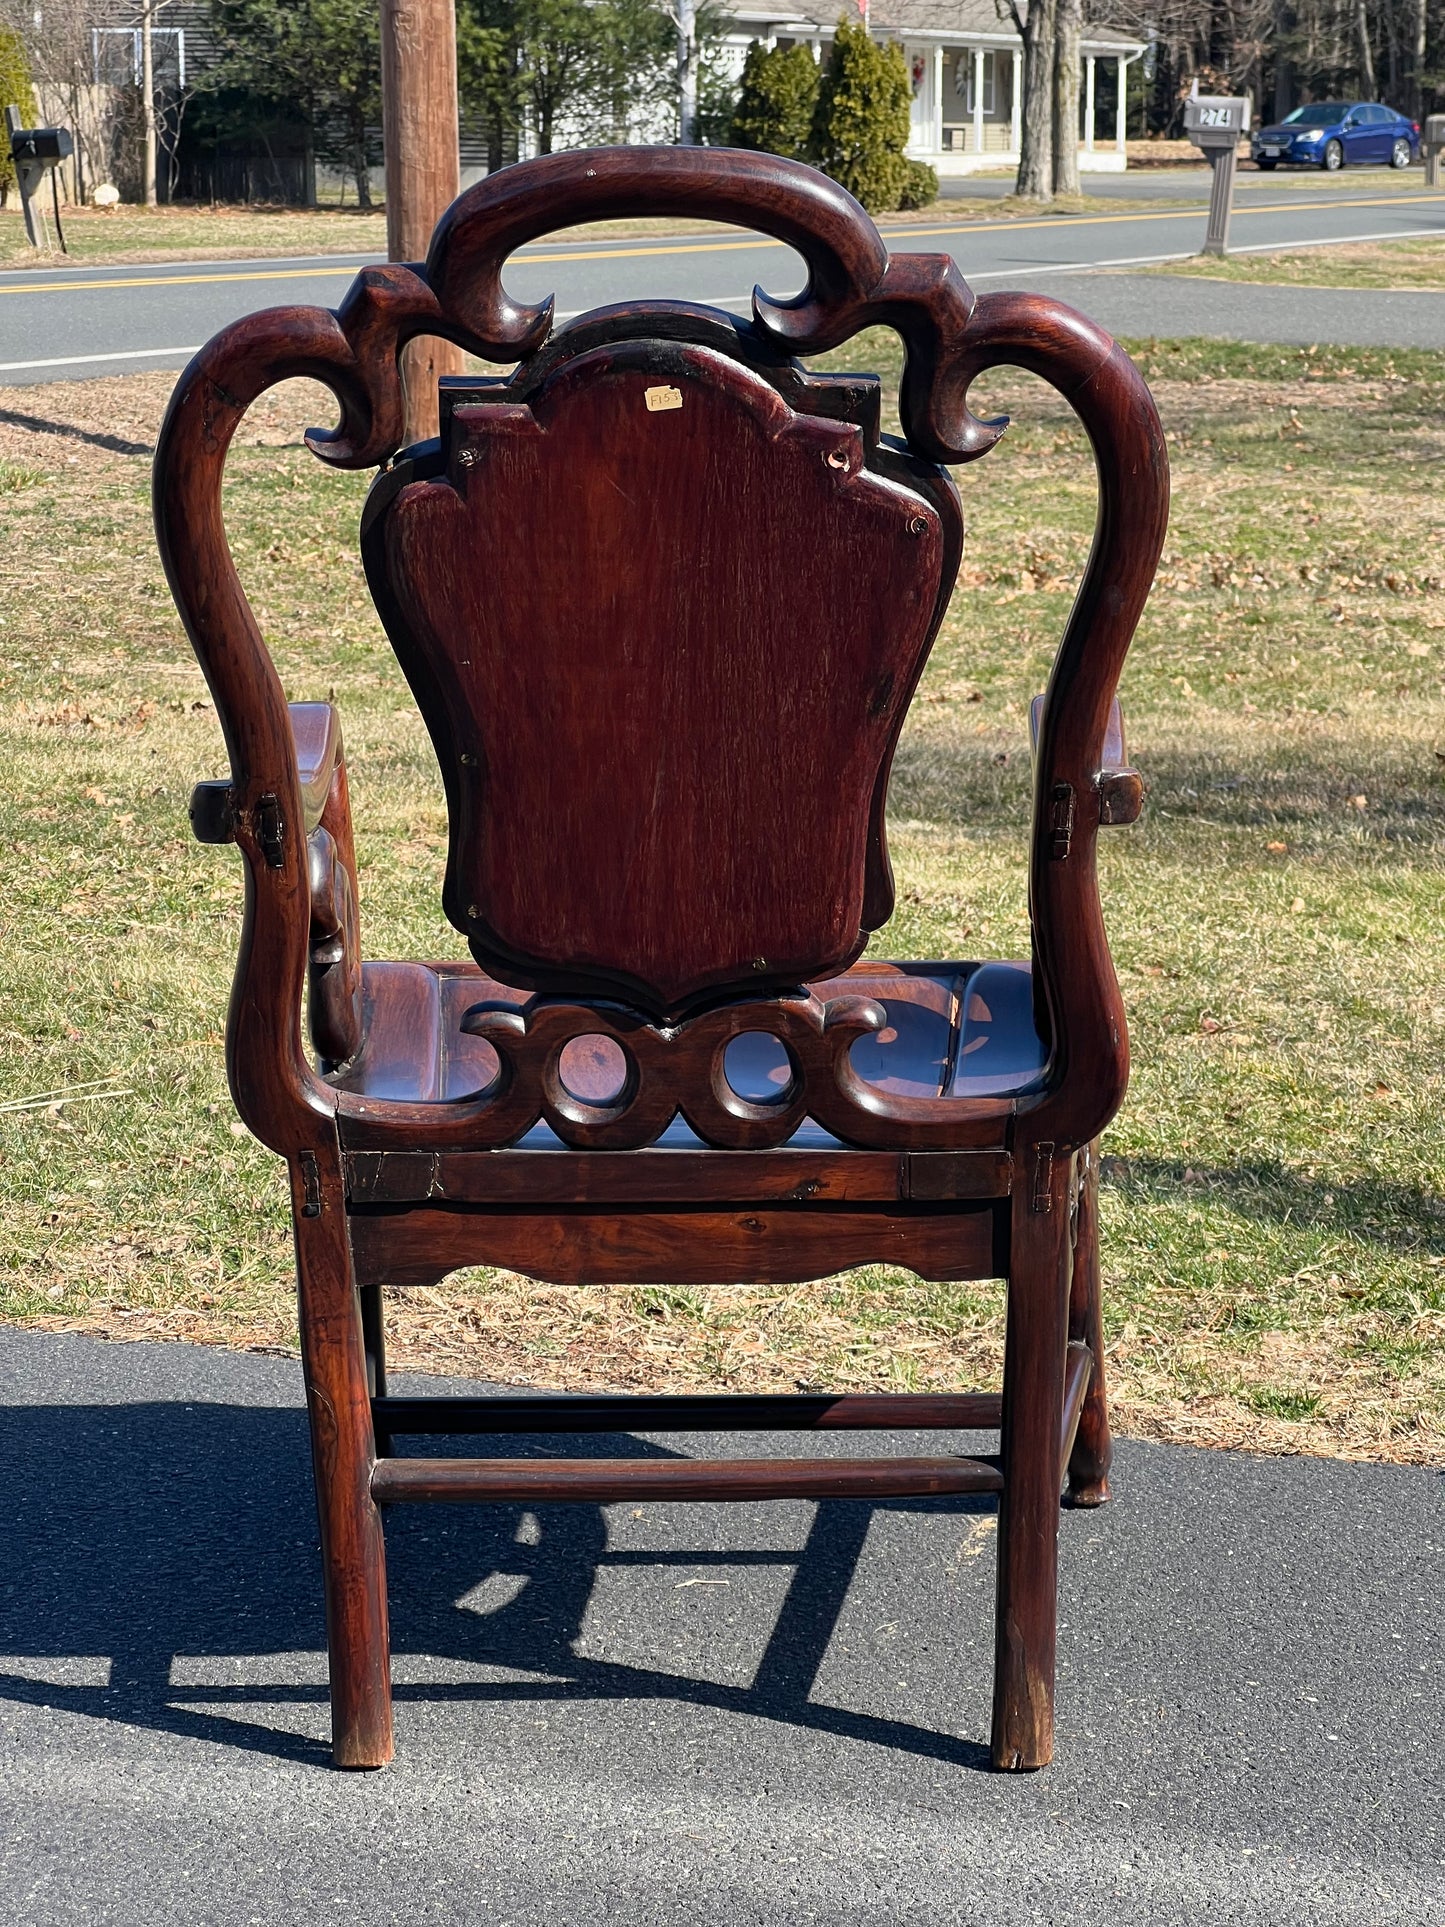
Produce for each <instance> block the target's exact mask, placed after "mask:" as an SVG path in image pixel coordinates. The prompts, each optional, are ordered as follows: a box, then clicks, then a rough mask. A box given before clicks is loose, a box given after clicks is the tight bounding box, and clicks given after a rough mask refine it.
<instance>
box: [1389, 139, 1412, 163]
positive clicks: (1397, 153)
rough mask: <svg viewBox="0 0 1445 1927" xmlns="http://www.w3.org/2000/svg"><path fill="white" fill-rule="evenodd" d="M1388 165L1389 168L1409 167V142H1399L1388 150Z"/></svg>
mask: <svg viewBox="0 0 1445 1927" xmlns="http://www.w3.org/2000/svg"><path fill="white" fill-rule="evenodd" d="M1390 165H1391V167H1408V166H1409V165H1410V143H1409V141H1404V140H1401V141H1396V142H1395V145H1394V146H1393V147H1392V148H1391V149H1390Z"/></svg>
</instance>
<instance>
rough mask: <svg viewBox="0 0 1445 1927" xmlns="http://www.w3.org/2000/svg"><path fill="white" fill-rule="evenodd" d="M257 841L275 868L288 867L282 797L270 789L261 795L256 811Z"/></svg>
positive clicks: (262, 852)
mask: <svg viewBox="0 0 1445 1927" xmlns="http://www.w3.org/2000/svg"><path fill="white" fill-rule="evenodd" d="M254 820H255V825H256V841H257V842H258V843H259V844H260V845H261V854H262V856H264V857H265V859H266V861H267V863H269V864H270V866H271V868H272V869H273V870H284V869H285V867H286V819H285V818H284V817H283V816H282V814H281V802H280V798H279V797H277V796H275V795H273V793H272V792H271V791H270V790H267V792H266V794H265V795H264V796H262V797H259V798H258V799H257V802H256V812H255V819H254Z"/></svg>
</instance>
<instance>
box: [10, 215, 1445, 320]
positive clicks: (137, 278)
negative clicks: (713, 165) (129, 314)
mask: <svg viewBox="0 0 1445 1927" xmlns="http://www.w3.org/2000/svg"><path fill="white" fill-rule="evenodd" d="M1440 201H1445V195H1442V194H1410V195H1404V196H1401V195H1395V194H1389V195H1381V196H1379V197H1377V198H1375V199H1364V198H1362V197H1357V196H1351V197H1350V199H1349V200H1348V201H1342V202H1337V203H1336V204H1335V205H1336V206H1341V207H1418V206H1421V205H1422V204H1433V203H1437V202H1440ZM1329 211H1330V210H1329V209H1328V207H1326V208H1325V209H1321V208H1320V207H1319V206H1318V205H1313V206H1301V205H1300V204H1299V203H1298V202H1291V201H1271V202H1267V203H1265V204H1264V205H1263V206H1260V207H1236V208H1235V210H1234V218H1235V219H1236V220H1240V219H1243V218H1245V217H1246V216H1249V215H1254V214H1319V213H1321V212H1329ZM1203 212H1204V209H1203V208H1202V207H1198V208H1195V207H1188V208H1155V209H1151V210H1147V211H1145V212H1143V213H1139V214H1054V215H1048V216H1046V217H1045V218H1043V219H1042V220H1038V221H961V222H958V223H956V224H954V225H952V226H949V227H929V228H908V229H898V230H894V231H892V232H886V233H885V234H884V236H883V238H884V240H885V241H893V242H904V241H911V240H936V239H938V238H939V237H940V236H944V235H960V234H1019V233H1024V232H1027V231H1030V230H1038V229H1040V228H1055V229H1065V228H1077V227H1115V226H1128V225H1130V224H1131V223H1137V222H1139V221H1186V220H1196V219H1198V218H1199V216H1200V215H1202V214H1203ZM1437 231H1438V230H1436V229H1430V230H1428V232H1431V233H1435V232H1437ZM1418 232H1419V230H1417V229H1407V230H1404V231H1403V232H1400V233H1398V234H1395V233H1390V234H1385V235H1382V236H1380V237H1379V238H1380V239H1382V240H1394V239H1399V240H1409V239H1410V238H1411V237H1412V235H1413V234H1415V233H1418ZM1265 245H1266V246H1269V247H1287V246H1289V245H1290V244H1289V243H1288V242H1270V243H1267V244H1265ZM1295 245H1296V246H1301V247H1303V246H1313V245H1315V243H1311V242H1297V243H1295ZM788 246H789V244H788V243H787V242H786V241H775V240H773V239H772V237H771V236H769V235H749V236H748V237H746V238H745V239H742V240H738V241H712V240H708V241H670V242H664V243H661V244H659V245H658V246H656V247H645V248H580V247H577V248H566V249H564V250H562V251H560V252H550V253H531V252H529V251H528V250H526V249H522V250H519V251H518V253H517V254H515V255H514V256H512V257H511V258H512V259H514V260H517V261H522V262H528V263H532V264H535V265H538V266H555V265H557V264H559V263H562V262H566V261H640V260H646V259H651V258H655V257H656V256H658V255H666V254H677V255H687V254H746V253H751V252H755V251H756V250H758V249H762V248H783V249H786V248H787V247H788ZM1242 251H1243V250H1241V252H1242ZM356 258H357V259H360V260H361V265H362V266H363V267H365V266H367V265H368V262H367V261H366V259H365V258H363V257H356ZM1140 258H1141V259H1142V258H1143V257H1142V256H1141V257H1140ZM1094 265H1100V266H1111V265H1113V264H1112V263H1098V264H1095V263H1091V262H1087V261H1080V262H1068V263H1063V264H1061V268H1062V269H1063V270H1067V269H1069V268H1072V269H1074V270H1075V271H1076V272H1079V273H1083V272H1086V271H1087V270H1088V268H1089V267H1091V266H1094ZM357 272H358V268H357V267H356V265H355V264H354V261H353V263H352V264H351V265H347V266H337V267H309V268H270V269H267V268H253V269H246V270H244V271H239V270H238V271H227V272H226V273H224V274H151V275H133V276H130V277H128V278H126V279H121V278H119V277H113V278H111V279H109V280H104V281H9V282H3V283H0V295H6V294H63V293H66V292H67V291H68V292H70V293H81V294H86V293H98V292H101V291H102V290H104V289H106V288H191V287H202V286H206V285H212V284H216V283H220V282H230V281H307V280H313V279H314V280H322V279H325V278H326V277H328V276H335V275H354V274H356V273H357Z"/></svg>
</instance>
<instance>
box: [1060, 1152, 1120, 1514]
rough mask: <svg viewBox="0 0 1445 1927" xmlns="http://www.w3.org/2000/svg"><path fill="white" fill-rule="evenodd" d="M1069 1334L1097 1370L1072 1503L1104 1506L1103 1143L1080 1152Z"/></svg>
mask: <svg viewBox="0 0 1445 1927" xmlns="http://www.w3.org/2000/svg"><path fill="white" fill-rule="evenodd" d="M1069 1337H1070V1338H1071V1339H1081V1340H1082V1341H1083V1343H1084V1344H1086V1345H1087V1346H1088V1348H1089V1350H1090V1351H1091V1352H1092V1353H1093V1355H1094V1372H1093V1376H1092V1378H1091V1379H1090V1380H1089V1389H1088V1392H1087V1393H1086V1394H1085V1397H1084V1408H1083V1410H1082V1412H1081V1413H1080V1414H1079V1429H1078V1432H1077V1433H1076V1434H1075V1436H1074V1449H1073V1452H1072V1454H1071V1455H1070V1458H1069V1494H1068V1502H1069V1504H1070V1505H1075V1506H1096V1505H1103V1504H1105V1503H1106V1502H1107V1500H1108V1497H1109V1466H1110V1464H1111V1463H1112V1461H1113V1457H1114V1441H1113V1438H1112V1436H1111V1434H1110V1431H1109V1397H1108V1391H1107V1388H1106V1386H1105V1382H1104V1319H1103V1311H1102V1308H1101V1305H1100V1299H1099V1146H1098V1142H1097V1140H1095V1142H1094V1143H1093V1144H1091V1145H1089V1146H1088V1147H1087V1149H1086V1150H1084V1151H1082V1152H1080V1154H1079V1217H1078V1228H1077V1231H1076V1233H1075V1239H1074V1282H1073V1284H1072V1286H1071V1287H1070V1290H1069Z"/></svg>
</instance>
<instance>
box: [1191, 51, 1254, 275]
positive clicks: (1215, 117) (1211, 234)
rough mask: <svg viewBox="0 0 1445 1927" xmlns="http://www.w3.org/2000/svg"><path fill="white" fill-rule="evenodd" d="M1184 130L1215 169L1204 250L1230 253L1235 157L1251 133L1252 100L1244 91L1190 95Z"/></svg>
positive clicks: (1214, 252)
mask: <svg viewBox="0 0 1445 1927" xmlns="http://www.w3.org/2000/svg"><path fill="white" fill-rule="evenodd" d="M1196 85H1197V83H1196ZM1184 131H1185V133H1186V134H1187V135H1188V136H1189V138H1190V140H1192V141H1193V143H1194V145H1195V146H1196V147H1198V148H1200V149H1201V150H1202V151H1203V153H1204V156H1205V158H1206V159H1207V160H1208V162H1209V165H1210V166H1211V167H1212V168H1213V169H1214V184H1213V186H1212V187H1211V188H1210V190H1209V227H1208V229H1207V231H1206V233H1205V237H1204V252H1205V253H1206V254H1227V253H1228V251H1229V216H1230V213H1231V211H1232V209H1233V206H1234V159H1235V153H1236V150H1237V149H1238V147H1239V143H1240V141H1241V139H1242V138H1243V137H1244V135H1246V134H1247V133H1248V132H1249V102H1248V100H1247V99H1246V98H1245V97H1244V95H1242V94H1199V93H1195V94H1191V95H1190V96H1189V98H1188V99H1187V100H1186V101H1185V103H1184Z"/></svg>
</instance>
